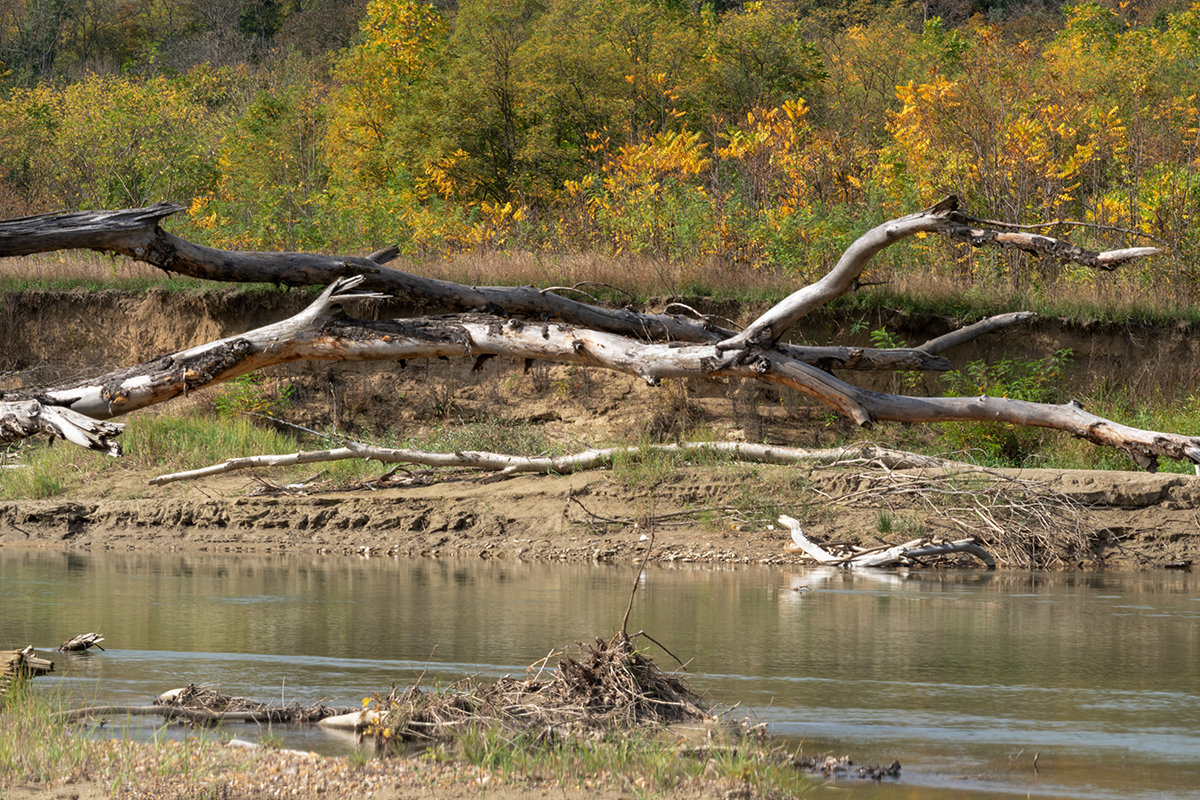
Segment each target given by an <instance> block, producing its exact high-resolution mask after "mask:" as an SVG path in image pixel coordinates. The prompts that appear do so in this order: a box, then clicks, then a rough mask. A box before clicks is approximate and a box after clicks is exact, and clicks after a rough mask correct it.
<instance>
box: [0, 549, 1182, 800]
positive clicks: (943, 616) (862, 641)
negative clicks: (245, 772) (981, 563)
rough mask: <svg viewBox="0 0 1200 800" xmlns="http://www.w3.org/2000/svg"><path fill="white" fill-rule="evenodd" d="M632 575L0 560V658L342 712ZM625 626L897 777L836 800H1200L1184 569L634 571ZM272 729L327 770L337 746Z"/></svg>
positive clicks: (96, 696)
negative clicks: (44, 656) (85, 648)
mask: <svg viewBox="0 0 1200 800" xmlns="http://www.w3.org/2000/svg"><path fill="white" fill-rule="evenodd" d="M632 576H633V568H632V567H628V566H624V567H612V566H575V565H564V566H553V565H545V564H522V563H505V562H482V561H480V562H451V561H415V562H411V561H392V560H386V559H384V560H380V559H374V560H348V559H345V558H335V559H329V560H313V559H305V558H292V557H282V556H281V557H263V556H245V557H243V556H207V555H196V554H191V555H175V554H171V555H156V554H139V553H129V554H112V553H105V554H95V555H91V554H78V553H45V552H32V551H4V550H0V649H4V648H8V647H17V646H22V645H24V644H27V643H32V644H35V645H37V646H38V647H39V648H42V649H45V650H50V649H52V648H53V647H55V646H57V645H58V643H60V642H62V641H64V640H65V639H67V638H69V637H70V636H72V635H74V634H76V633H82V632H85V631H91V630H96V631H99V632H101V633H102V634H104V636H105V637H106V642H105V646H106V647H108V650H107V652H102V653H101V652H92V653H88V654H81V655H62V654H55V661H56V665H57V666H56V670H57V671H56V675H57V678H55V679H53V680H51V679H47V680H45V681H39V682H38V685H39V686H50V685H63V686H66V687H69V688H70V690H71V691H73V692H76V693H78V694H81V695H83V696H86V697H87V698H90V699H93V700H95V701H97V702H139V703H140V702H148V701H149V700H150V699H151V698H152V697H153V696H155V695H157V694H158V693H159V692H162V691H164V690H167V689H171V688H175V687H177V686H183V685H186V684H187V683H191V682H195V683H206V684H209V685H213V686H217V687H219V688H221V689H222V690H223V691H226V692H230V693H233V694H239V695H244V696H248V697H253V698H256V699H260V700H271V699H273V698H280V697H286V698H287V699H288V700H291V699H299V700H304V701H316V700H320V699H324V700H325V701H326V702H329V703H331V704H336V705H348V706H357V705H359V704H360V702H361V698H363V697H365V696H368V695H372V694H374V693H376V692H379V691H386V690H387V689H388V687H390V686H391V685H392V684H393V683H395V684H397V685H399V686H406V685H409V684H411V683H412V682H413V681H415V680H417V678H418V676H419V675H421V674H422V673H424V677H423V679H422V680H423V683H424V684H425V685H430V684H432V683H434V682H435V681H439V680H441V681H447V680H453V679H456V678H460V677H463V676H464V675H482V676H499V675H504V674H518V675H519V674H523V673H524V672H525V669H526V665H529V664H531V663H533V662H536V661H538V660H539V659H541V658H542V657H544V656H546V655H547V654H548V653H549V652H550V651H551V649H552V648H556V647H561V646H563V645H570V644H572V643H574V642H576V641H580V640H585V639H588V638H590V637H592V636H595V635H611V633H612V632H614V631H615V630H616V628H617V627H618V625H619V623H620V618H621V615H622V613H623V612H624V610H625V606H626V603H627V601H628V596H629V587H630V585H631V583H632ZM637 629H645V630H646V631H648V632H649V633H650V634H651V635H653V637H654V638H655V639H657V640H658V641H660V642H662V643H663V644H664V645H666V646H667V647H668V648H670V650H671V651H672V652H673V653H674V654H675V655H677V656H678V657H679V658H680V659H682V660H684V661H685V662H687V664H688V672H689V673H691V675H692V682H693V685H694V686H695V687H696V688H698V689H700V690H701V691H703V692H704V693H705V694H706V696H707V697H708V698H709V699H710V700H711V701H713V702H716V703H722V704H730V705H732V704H735V703H740V706H739V708H738V712H737V713H738V714H748V715H750V716H752V717H754V718H756V719H762V720H765V721H767V722H768V723H769V725H770V728H771V729H772V730H773V731H774V732H776V733H778V734H780V735H783V736H788V737H794V738H795V739H797V740H800V741H802V743H803V747H804V749H805V751H806V752H809V753H817V752H832V753H835V754H843V753H846V754H850V755H851V756H852V757H854V758H855V760H857V761H859V762H876V763H890V762H891V761H892V760H893V759H898V760H899V761H900V762H901V763H902V764H903V766H904V769H903V776H902V779H901V781H900V782H898V783H895V784H888V783H885V784H883V785H882V786H880V785H877V784H873V783H869V784H861V785H857V786H853V785H851V789H850V793H851V794H852V796H855V797H857V796H863V797H866V796H870V797H885V798H886V797H893V798H899V797H910V796H912V797H934V796H938V797H952V796H962V794H963V793H964V792H971V793H972V796H973V797H977V798H983V797H1009V796H1033V797H1079V798H1118V797H1120V798H1146V799H1149V798H1185V797H1189V798H1195V797H1198V796H1200V789H1197V788H1196V787H1200V580H1198V579H1197V577H1196V576H1195V575H1192V574H1189V573H1169V572H1155V573H1136V574H1116V573H1101V574H1028V573H991V574H987V573H980V572H949V573H945V572H939V573H912V574H910V575H907V576H901V575H895V574H881V575H867V574H853V573H838V572H833V571H829V570H823V569H813V570H807V571H804V570H795V569H788V570H783V569H765V568H749V567H745V568H714V567H706V568H675V567H654V566H652V567H651V568H650V569H649V571H648V572H647V574H646V575H645V576H644V577H643V579H642V580H641V581H640V584H639V589H638V593H637V595H636V602H635V605H634V611H633V615H632V617H631V620H630V630H631V631H634V630H637ZM653 655H654V656H655V658H656V660H658V661H659V663H660V664H661V665H663V666H664V667H666V666H669V665H670V664H671V663H673V661H672V659H671V657H670V656H668V655H666V654H665V653H663V652H661V651H655V652H653ZM150 730H151V727H150V723H145V729H144V730H143V731H142V733H148V732H149V731H150ZM239 730H240V732H241V734H242V735H243V736H246V737H247V738H254V737H255V736H256V735H258V734H257V729H256V728H250V729H249V732H247V731H246V730H245V729H239ZM282 733H283V737H284V739H285V741H287V742H289V743H290V744H291V745H292V746H299V747H304V748H310V749H318V750H321V751H324V752H330V753H339V752H347V751H348V749H349V748H351V747H352V746H353V744H352V742H351V741H348V740H347V739H345V738H339V737H336V736H331V735H329V734H325V733H322V732H320V731H314V730H311V729H307V730H305V729H298V728H297V729H285V730H284V731H282ZM1035 755H1036V769H1035ZM839 786H843V788H844V785H842V784H839Z"/></svg>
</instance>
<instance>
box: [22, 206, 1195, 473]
mask: <svg viewBox="0 0 1200 800" xmlns="http://www.w3.org/2000/svg"><path fill="white" fill-rule="evenodd" d="M177 210H178V208H177V207H173V206H165V205H160V206H156V207H153V208H150V209H138V210H135V211H128V212H99V213H90V212H89V213H81V214H68V215H59V216H42V217H29V218H24V219H22V220H13V221H9V222H7V223H0V255H15V254H21V253H32V252H41V251H44V250H51V249H58V248H62V247H90V248H92V249H98V250H104V251H114V252H121V253H126V254H129V255H131V256H133V257H135V258H140V259H142V260H145V261H148V262H149V263H153V264H156V265H157V266H160V267H162V268H163V269H165V270H168V271H175V272H183V273H186V274H191V275H198V276H200V277H209V278H219V279H226V280H257V281H264V280H266V281H273V282H277V283H286V284H302V283H314V282H320V281H325V280H330V279H335V280H334V282H333V283H332V284H331V285H330V286H329V287H328V288H327V289H326V290H325V291H324V292H323V293H322V294H321V296H320V297H319V298H318V299H317V300H316V301H314V302H313V303H312V305H310V306H309V307H308V308H307V309H305V310H304V311H302V312H300V313H299V314H297V315H295V316H294V317H291V318H289V319H286V320H283V321H281V322H277V323H274V324H272V325H267V326H265V327H262V328H258V329H256V330H253V331H249V332H247V333H244V334H241V335H238V336H232V337H229V338H226V339H222V340H220V341H216V342H211V343H209V344H204V345H199V346H197V347H193V348H189V349H187V350H184V351H181V352H178V353H173V354H170V355H165V356H161V357H159V358H157V359H154V360H153V361H149V362H146V363H144V364H138V365H135V366H132V367H127V368H125V369H122V370H118V371H116V372H112V373H109V374H107V375H102V376H99V377H96V378H93V379H91V380H87V381H82V382H75V383H71V384H68V385H61V386H53V387H47V388H37V389H29V390H21V391H9V392H3V393H0V418H7V415H9V414H12V415H13V416H14V418H18V419H19V418H20V415H19V414H18V412H17V411H15V410H14V409H16V408H18V407H21V408H24V407H26V406H27V404H29V403H30V401H33V402H35V403H38V404H40V407H39V408H40V409H41V410H40V411H38V414H37V415H36V417H37V418H42V417H44V416H45V409H47V408H52V409H55V410H58V409H68V410H70V411H74V412H76V413H78V414H82V415H85V416H86V417H91V418H93V419H107V418H110V417H113V416H117V415H119V414H124V413H128V412H130V411H133V410H136V409H139V408H144V407H146V406H149V405H152V404H155V403H160V402H164V401H167V400H170V399H172V398H174V397H177V396H179V395H182V394H184V393H186V392H189V391H192V390H195V389H198V388H201V387H203V386H207V385H210V384H213V383H217V382H220V381H224V380H228V379H230V378H233V377H236V376H238V375H242V374H245V373H248V372H253V371H256V370H259V369H262V368H264V367H267V366H270V365H273V364H282V363H288V362H292V361H300V360H339V361H350V360H354V361H404V360H406V359H412V358H430V357H460V358H475V359H479V358H484V357H490V356H506V357H509V358H513V359H518V360H550V361H558V362H566V363H576V364H584V365H590V366H597V367H603V368H606V369H611V370H616V371H620V372H625V373H628V374H633V375H637V376H639V377H641V378H643V379H644V380H646V381H647V382H648V383H650V384H651V385H655V384H657V383H658V382H659V381H660V380H661V379H663V378H678V377H703V378H710V379H719V378H724V377H729V378H742V379H753V380H758V381H763V382H767V383H773V384H776V385H781V386H787V387H789V388H792V389H795V390H796V391H798V392H800V393H801V394H804V395H806V396H808V397H810V398H812V399H814V400H816V401H818V402H820V403H822V404H824V405H826V406H827V407H829V408H831V409H833V410H835V411H837V412H838V413H840V414H842V415H844V416H846V417H848V418H849V419H851V420H853V421H854V422H855V423H857V424H859V425H862V426H864V427H867V426H870V425H872V424H873V423H875V422H877V421H884V420H892V421H899V422H910V423H911V422H952V421H976V422H1007V423H1013V424H1018V425H1030V426H1037V427H1045V428H1051V429H1056V430H1061V431H1066V432H1068V433H1071V434H1073V435H1075V436H1078V437H1080V438H1085V439H1088V440H1090V441H1092V442H1094V443H1096V444H1101V445H1106V446H1111V447H1115V448H1117V449H1119V450H1122V451H1124V452H1126V453H1127V454H1129V455H1130V457H1132V458H1133V459H1134V461H1135V462H1136V463H1137V464H1139V465H1140V466H1142V467H1144V468H1146V469H1150V470H1153V469H1155V468H1156V466H1157V460H1158V459H1159V458H1160V457H1167V458H1174V459H1182V460H1188V461H1191V462H1194V463H1198V464H1200V438H1197V437H1190V436H1180V435H1174V434H1168V433H1160V432H1157V431H1145V430H1140V429H1136V428H1131V427H1128V426H1124V425H1120V424H1118V423H1116V422H1112V421H1110V420H1106V419H1103V418H1101V417H1097V416H1095V415H1093V414H1089V413H1087V412H1085V411H1084V410H1083V408H1082V407H1081V406H1079V404H1078V403H1074V402H1071V403H1067V404H1064V405H1049V404H1039V403H1029V402H1024V401H1018V400H1011V399H1007V398H992V397H977V398H976V397H970V398H968V397H938V398H923V397H908V396H902V395H896V394H886V393H881V392H873V391H868V390H865V389H861V388H859V387H857V386H854V385H852V384H850V383H847V382H846V381H844V380H842V379H840V378H838V377H835V376H834V375H832V374H831V373H829V372H828V371H826V370H825V369H824V368H823V367H827V366H828V365H829V364H830V363H832V362H828V361H827V360H822V359H823V358H824V357H821V358H818V357H816V356H812V353H809V356H812V357H808V356H806V357H800V355H799V351H798V350H797V349H796V348H794V347H791V346H780V345H779V343H778V342H779V338H780V337H781V336H782V335H783V333H784V332H785V331H786V329H787V328H788V327H790V326H791V325H792V324H794V323H795V322H796V321H797V320H798V319H799V318H800V317H801V316H803V315H804V314H805V313H807V312H808V311H809V310H811V309H813V308H815V307H817V306H818V305H820V304H822V303H825V302H828V301H829V300H831V299H833V298H835V297H837V296H839V295H841V294H844V293H845V292H847V291H850V289H851V288H852V287H853V285H854V283H855V281H856V280H857V279H858V277H859V276H860V275H861V273H862V270H863V269H864V268H865V266H866V264H867V262H868V261H869V260H870V258H871V257H872V256H874V255H875V254H876V253H878V252H879V251H880V250H882V249H883V248H885V247H887V246H888V245H890V244H893V243H895V242H897V241H899V240H901V239H903V238H905V237H907V236H911V235H913V234H917V233H934V234H940V235H944V236H947V237H950V238H952V239H955V240H959V241H968V242H970V243H971V244H973V245H977V246H1000V247H1017V248H1020V249H1027V250H1033V251H1036V252H1038V253H1041V254H1048V255H1052V256H1054V257H1056V258H1060V259H1062V260H1066V261H1072V262H1075V263H1081V264H1087V265H1090V266H1096V267H1102V268H1109V267H1111V266H1113V265H1115V264H1117V263H1120V262H1122V261H1124V260H1128V259H1131V258H1139V257H1143V256H1146V255H1150V254H1152V253H1154V252H1156V251H1155V249H1154V248H1133V249H1127V250H1116V251H1109V252H1106V253H1093V252H1088V251H1083V250H1081V249H1079V248H1075V247H1073V246H1071V245H1069V244H1068V243H1065V242H1062V241H1060V240H1056V239H1052V238H1049V237H1043V236H1036V235H1033V234H1028V233H1024V232H1012V231H996V230H990V229H987V228H981V227H978V226H973V225H971V222H972V220H971V218H969V217H966V216H965V215H962V214H960V213H959V212H958V210H957V201H956V200H955V199H954V198H948V199H947V200H945V201H943V202H942V203H939V204H938V205H936V206H933V207H931V208H929V209H926V210H924V211H920V212H916V213H914V214H909V215H907V216H905V217H901V218H899V219H897V220H892V221H890V222H887V223H884V224H883V225H880V226H877V227H876V228H874V229H872V230H870V231H868V232H867V233H866V234H864V235H863V236H862V237H860V238H859V239H858V240H857V241H856V242H855V243H854V244H852V245H851V246H850V247H849V248H848V249H847V250H846V252H845V253H844V254H843V256H842V258H841V260H840V261H839V262H838V264H837V266H835V267H834V268H833V270H831V271H830V273H829V274H827V275H826V276H825V277H824V278H822V279H821V280H819V281H817V282H816V283H814V284H812V285H810V286H807V287H805V288H803V289H801V290H799V291H798V292H796V293H794V294H793V295H791V296H790V297H788V298H787V299H785V300H784V301H783V302H781V303H779V304H778V305H777V306H775V307H774V308H772V309H771V310H769V311H768V312H767V313H766V314H764V315H763V316H762V317H760V318H759V319H758V320H756V321H754V322H753V323H751V324H750V325H749V326H748V327H747V328H746V329H745V330H744V331H742V332H740V333H736V334H734V333H732V332H730V331H727V330H724V329H720V328H718V327H716V326H715V325H714V324H711V321H709V320H704V321H697V320H695V319H692V318H689V317H683V316H677V315H667V314H660V315H645V314H640V313H637V312H633V311H630V310H628V309H606V308H601V307H599V306H594V305H588V304H586V303H580V302H578V301H575V300H571V299H569V298H564V297H560V296H557V295H554V294H553V293H549V292H543V291H540V290H537V289H534V288H532V287H518V288H506V287H493V288H478V287H465V286H459V285H457V284H450V283H446V282H438V281H429V280H427V279H423V278H417V277H416V276H412V275H410V274H408V273H404V272H400V271H398V270H390V269H386V268H385V267H383V266H382V263H383V262H384V261H386V260H387V259H388V258H389V257H390V256H391V255H392V254H391V253H382V254H376V255H375V256H374V257H373V258H369V259H361V258H359V259H354V258H333V257H327V256H307V255H303V254H263V253H228V252H225V251H218V250H212V249H209V248H203V247H200V246H197V245H193V244H191V243H188V242H185V241H183V240H181V239H178V238H177V237H173V236H171V235H170V234H167V233H165V232H163V231H162V230H161V229H160V228H159V227H158V222H159V220H161V219H162V218H163V217H164V216H166V215H168V214H170V213H174V212H175V211H177ZM348 273H353V277H348V278H347V277H339V276H345V275H347V274H348ZM363 290H373V291H363ZM377 290H383V291H386V292H387V293H388V295H390V296H395V297H398V298H399V299H402V300H405V301H408V302H410V303H412V304H414V305H417V306H428V305H432V304H436V305H438V307H439V309H440V310H451V311H460V312H461V311H467V312H476V313H463V314H460V315H459V316H456V317H450V318H445V317H432V318H416V319H392V320H361V319H354V318H351V317H350V316H348V315H347V314H345V313H344V312H343V311H342V310H341V309H340V307H341V305H342V304H343V303H344V302H346V301H349V300H360V301H361V300H369V299H373V298H381V297H384V296H385V295H384V294H382V293H381V291H377ZM501 314H502V316H501ZM546 319H557V320H561V321H559V322H546V321H544V320H546ZM1019 321H1021V317H1008V318H1007V319H1002V320H994V321H992V322H990V323H989V324H987V325H984V326H980V327H977V328H976V329H975V330H970V331H967V332H966V333H963V334H961V336H960V337H959V338H960V339H961V338H963V337H967V338H969V337H973V336H976V335H982V333H983V332H986V331H987V330H991V329H994V328H996V327H998V326H1004V325H1009V324H1015V323H1016V322H1019ZM958 341H959V339H955V340H953V341H952V342H951V343H955V342H958ZM947 346H949V345H948V344H947V341H946V340H945V339H944V338H943V340H942V341H940V342H939V341H938V340H936V339H935V340H933V341H932V342H927V343H926V345H925V347H926V349H919V348H912V349H910V351H911V352H910V351H909V350H906V351H904V352H903V353H899V351H879V352H883V353H890V354H891V355H893V356H894V355H897V354H898V353H899V355H901V356H902V358H901V359H900V360H901V361H904V360H906V359H909V358H910V355H911V354H919V356H913V357H915V358H918V361H914V362H912V363H913V364H914V365H916V364H918V363H924V364H925V365H926V366H925V367H920V368H931V367H929V363H930V362H919V359H920V358H924V359H931V358H937V359H940V356H937V355H935V354H934V353H933V352H932V351H934V350H940V349H944V348H945V347H947ZM850 356H851V357H849V361H854V360H855V359H858V358H860V356H861V358H866V355H865V354H864V353H863V351H859V355H858V356H855V355H853V354H850ZM860 360H861V359H860ZM892 363H893V364H894V363H895V359H893V362H892ZM847 365H848V363H847V360H846V359H843V360H842V361H840V362H837V364H835V366H842V367H845V366H847ZM35 410H38V409H36V408H35ZM29 413H30V412H26V416H29ZM34 427H36V430H31V429H32V428H34ZM38 432H47V431H46V430H45V428H44V426H41V427H38V426H33V425H32V424H27V425H23V424H12V425H6V426H4V428H3V430H2V431H0V436H2V437H3V440H6V441H15V440H17V439H20V438H23V437H24V436H29V435H33V433H38ZM48 432H49V433H51V435H62V436H65V437H67V438H71V440H72V441H76V443H79V444H83V445H84V446H89V447H92V448H95V449H104V450H107V451H109V452H114V453H115V452H118V447H117V444H116V440H115V438H114V437H115V436H116V433H117V432H116V431H112V430H100V431H96V432H94V435H93V436H92V437H91V438H87V437H84V438H83V439H82V440H81V437H80V435H79V434H78V433H76V432H72V433H70V434H68V433H66V432H60V433H56V432H55V431H53V430H51V431H48Z"/></svg>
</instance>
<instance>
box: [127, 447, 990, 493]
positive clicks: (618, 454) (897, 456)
mask: <svg viewBox="0 0 1200 800" xmlns="http://www.w3.org/2000/svg"><path fill="white" fill-rule="evenodd" d="M652 453H682V454H695V455H704V454H705V453H713V454H718V455H720V456H722V457H724V458H728V459H730V460H733V461H749V462H754V463H759V464H814V465H815V464H820V465H823V466H836V465H848V464H856V463H858V464H861V463H870V464H875V465H878V466H882V467H886V468H887V469H908V468H911V467H940V468H946V467H951V466H953V467H955V468H957V469H964V470H970V469H972V466H971V465H970V464H964V463H961V462H955V461H950V460H948V459H944V458H937V457H935V456H926V455H921V454H919V453H908V452H904V451H902V450H893V449H891V448H888V447H880V446H879V445H875V444H866V443H864V444H855V445H848V446H846V447H833V448H827V449H821V450H805V449H802V448H798V447H780V446H778V445H767V444H755V443H752V442H674V443H669V444H655V445H643V446H639V447H602V448H593V449H591V450H585V451H583V452H582V453H572V454H570V455H562V456H521V455H509V454H507V453H489V452H483V451H477V450H466V451H462V450H460V451H456V452H453V453H431V452H428V451H425V450H413V449H411V448H397V447H377V446H374V445H367V444H361V443H359V442H351V443H349V444H347V445H346V446H345V447H335V448H331V449H328V450H307V451H300V452H296V453H281V454H278V455H257V456H243V457H241V458H231V459H229V460H227V461H222V462H221V463H219V464H213V465H211V466H207V467H200V468H199V469H191V470H186V471H183V472H172V473H170V474H167V475H159V476H157V477H155V478H152V479H151V480H150V484H151V485H152V486H158V485H161V484H165V483H173V482H175V481H183V480H194V479H196V478H204V477H208V476H211V475H221V474H223V473H226V472H233V471H235V470H241V469H252V468H254V467H288V466H294V465H296V464H315V463H320V462H324V461H344V460H347V459H363V460H370V461H379V462H381V463H384V464H420V465H422V466H426V467H457V468H465V469H478V470H487V471H490V472H491V473H492V474H491V475H489V476H488V478H487V480H493V479H496V478H502V477H507V476H509V475H515V474H518V473H531V472H532V473H538V474H543V475H545V474H556V475H566V474H570V473H572V472H582V471H586V470H591V469H601V468H604V467H611V466H612V465H613V462H614V461H615V460H616V459H618V458H640V457H643V456H646V455H649V454H652Z"/></svg>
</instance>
